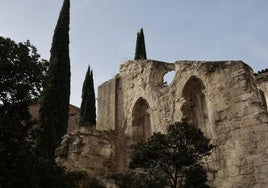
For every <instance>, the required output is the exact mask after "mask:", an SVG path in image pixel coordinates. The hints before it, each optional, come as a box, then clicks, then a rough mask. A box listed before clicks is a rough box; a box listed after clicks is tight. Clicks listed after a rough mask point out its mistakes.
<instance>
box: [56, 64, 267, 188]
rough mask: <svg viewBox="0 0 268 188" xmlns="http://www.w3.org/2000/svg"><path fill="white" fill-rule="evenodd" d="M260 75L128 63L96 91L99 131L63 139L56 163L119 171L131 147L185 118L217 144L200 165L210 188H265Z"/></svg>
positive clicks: (240, 68)
mask: <svg viewBox="0 0 268 188" xmlns="http://www.w3.org/2000/svg"><path fill="white" fill-rule="evenodd" d="M170 71H175V73H176V74H175V77H174V79H173V81H172V82H171V83H170V84H166V83H164V82H163V77H164V75H165V74H166V73H168V72H170ZM261 75H263V74H258V75H254V73H253V71H252V69H251V68H250V67H249V66H248V65H246V64H245V63H243V62H242V61H216V62H203V61H177V62H175V63H165V62H159V61H154V60H143V61H128V62H126V63H124V64H123V65H121V67H120V72H119V74H118V75H116V76H115V77H114V78H112V79H111V80H109V81H107V82H105V83H103V84H102V85H101V86H99V91H98V121H97V125H96V129H97V130H85V129H84V130H82V129H80V130H78V131H77V132H76V133H71V134H69V135H66V136H65V139H64V140H63V144H62V147H60V148H59V149H58V161H59V162H60V163H62V164H63V165H65V166H67V167H68V168H69V169H75V170H78V169H81V168H82V169H83V170H86V171H87V172H88V173H89V174H90V175H93V176H96V177H105V176H107V175H110V174H112V173H115V172H125V171H127V170H128V164H129V161H130V156H131V152H132V148H133V145H135V144H136V143H137V142H138V141H140V140H141V139H146V138H148V137H149V136H150V135H151V134H152V133H153V132H163V133H165V131H166V128H167V126H168V125H170V124H172V123H174V122H177V121H181V120H182V119H185V120H186V121H188V122H189V123H193V124H195V125H196V126H198V128H200V129H201V130H202V131H203V132H204V134H205V135H206V136H207V137H208V138H210V139H211V143H212V144H214V145H215V146H216V147H215V148H214V150H213V152H212V155H211V156H210V157H209V158H207V159H205V160H204V164H205V168H206V169H207V171H208V176H209V183H210V185H211V186H212V187H220V188H230V187H233V188H239V187H241V188H242V187H243V188H244V187H248V188H251V187H252V188H262V187H263V188H264V187H268V112H267V103H266V101H267V91H268V87H267V86H268V85H267V83H268V82H267V80H268V79H267V76H266V77H265V76H261ZM78 143H80V144H78ZM94 149H95V151H94V152H92V151H93V150H94ZM77 150H79V152H76V153H75V154H74V151H77ZM96 156H100V157H96Z"/></svg>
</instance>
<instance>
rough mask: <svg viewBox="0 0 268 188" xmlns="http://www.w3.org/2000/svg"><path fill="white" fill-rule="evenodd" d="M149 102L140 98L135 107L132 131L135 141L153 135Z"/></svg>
mask: <svg viewBox="0 0 268 188" xmlns="http://www.w3.org/2000/svg"><path fill="white" fill-rule="evenodd" d="M149 108H150V107H149V104H148V102H147V101H146V100H145V99H143V98H139V99H138V100H137V102H136V103H135V105H134V107H133V112H132V132H133V139H134V141H140V140H142V139H146V138H149V137H150V136H151V119H150V114H149V112H148V110H149Z"/></svg>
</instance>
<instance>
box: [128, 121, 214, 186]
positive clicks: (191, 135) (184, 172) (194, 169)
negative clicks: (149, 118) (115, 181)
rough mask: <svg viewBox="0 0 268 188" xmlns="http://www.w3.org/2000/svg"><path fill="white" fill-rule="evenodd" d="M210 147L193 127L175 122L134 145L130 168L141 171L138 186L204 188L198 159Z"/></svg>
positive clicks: (204, 182) (204, 179)
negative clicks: (140, 169) (142, 171)
mask: <svg viewBox="0 0 268 188" xmlns="http://www.w3.org/2000/svg"><path fill="white" fill-rule="evenodd" d="M211 149H212V146H211V145H209V140H208V139H207V138H206V137H204V135H203V133H202V132H201V131H200V130H199V129H197V128H196V127H195V126H193V125H189V124H187V123H186V122H178V123H175V124H173V125H170V126H169V127H168V130H167V134H162V133H154V134H153V135H152V136H151V137H150V138H149V139H148V140H147V141H141V142H140V143H138V144H137V145H136V148H135V151H134V154H133V156H132V161H131V163H130V167H131V168H144V173H140V174H139V175H138V176H139V179H140V185H139V187H165V186H168V187H171V188H177V187H200V188H202V187H208V186H207V185H206V181H207V176H206V172H205V170H204V169H203V167H202V165H201V164H200V160H201V159H202V158H203V157H204V156H207V155H210V151H211Z"/></svg>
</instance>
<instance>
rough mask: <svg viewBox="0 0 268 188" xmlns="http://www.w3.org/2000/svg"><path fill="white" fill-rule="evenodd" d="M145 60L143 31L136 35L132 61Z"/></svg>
mask: <svg viewBox="0 0 268 188" xmlns="http://www.w3.org/2000/svg"><path fill="white" fill-rule="evenodd" d="M140 59H147V55H146V48H145V40H144V34H143V29H142V28H141V29H140V32H138V33H137V40H136V50H135V57H134V60H140Z"/></svg>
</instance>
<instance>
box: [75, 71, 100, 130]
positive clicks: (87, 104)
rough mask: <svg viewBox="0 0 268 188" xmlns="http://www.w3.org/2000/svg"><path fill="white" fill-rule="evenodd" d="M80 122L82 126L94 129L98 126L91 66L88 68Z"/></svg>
mask: <svg viewBox="0 0 268 188" xmlns="http://www.w3.org/2000/svg"><path fill="white" fill-rule="evenodd" d="M79 122H80V125H81V126H91V127H94V126H95V125H96V106H95V91H94V80H93V72H92V70H90V66H88V69H87V73H86V76H85V80H84V83H83V91H82V102H81V107H80V120H79Z"/></svg>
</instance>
